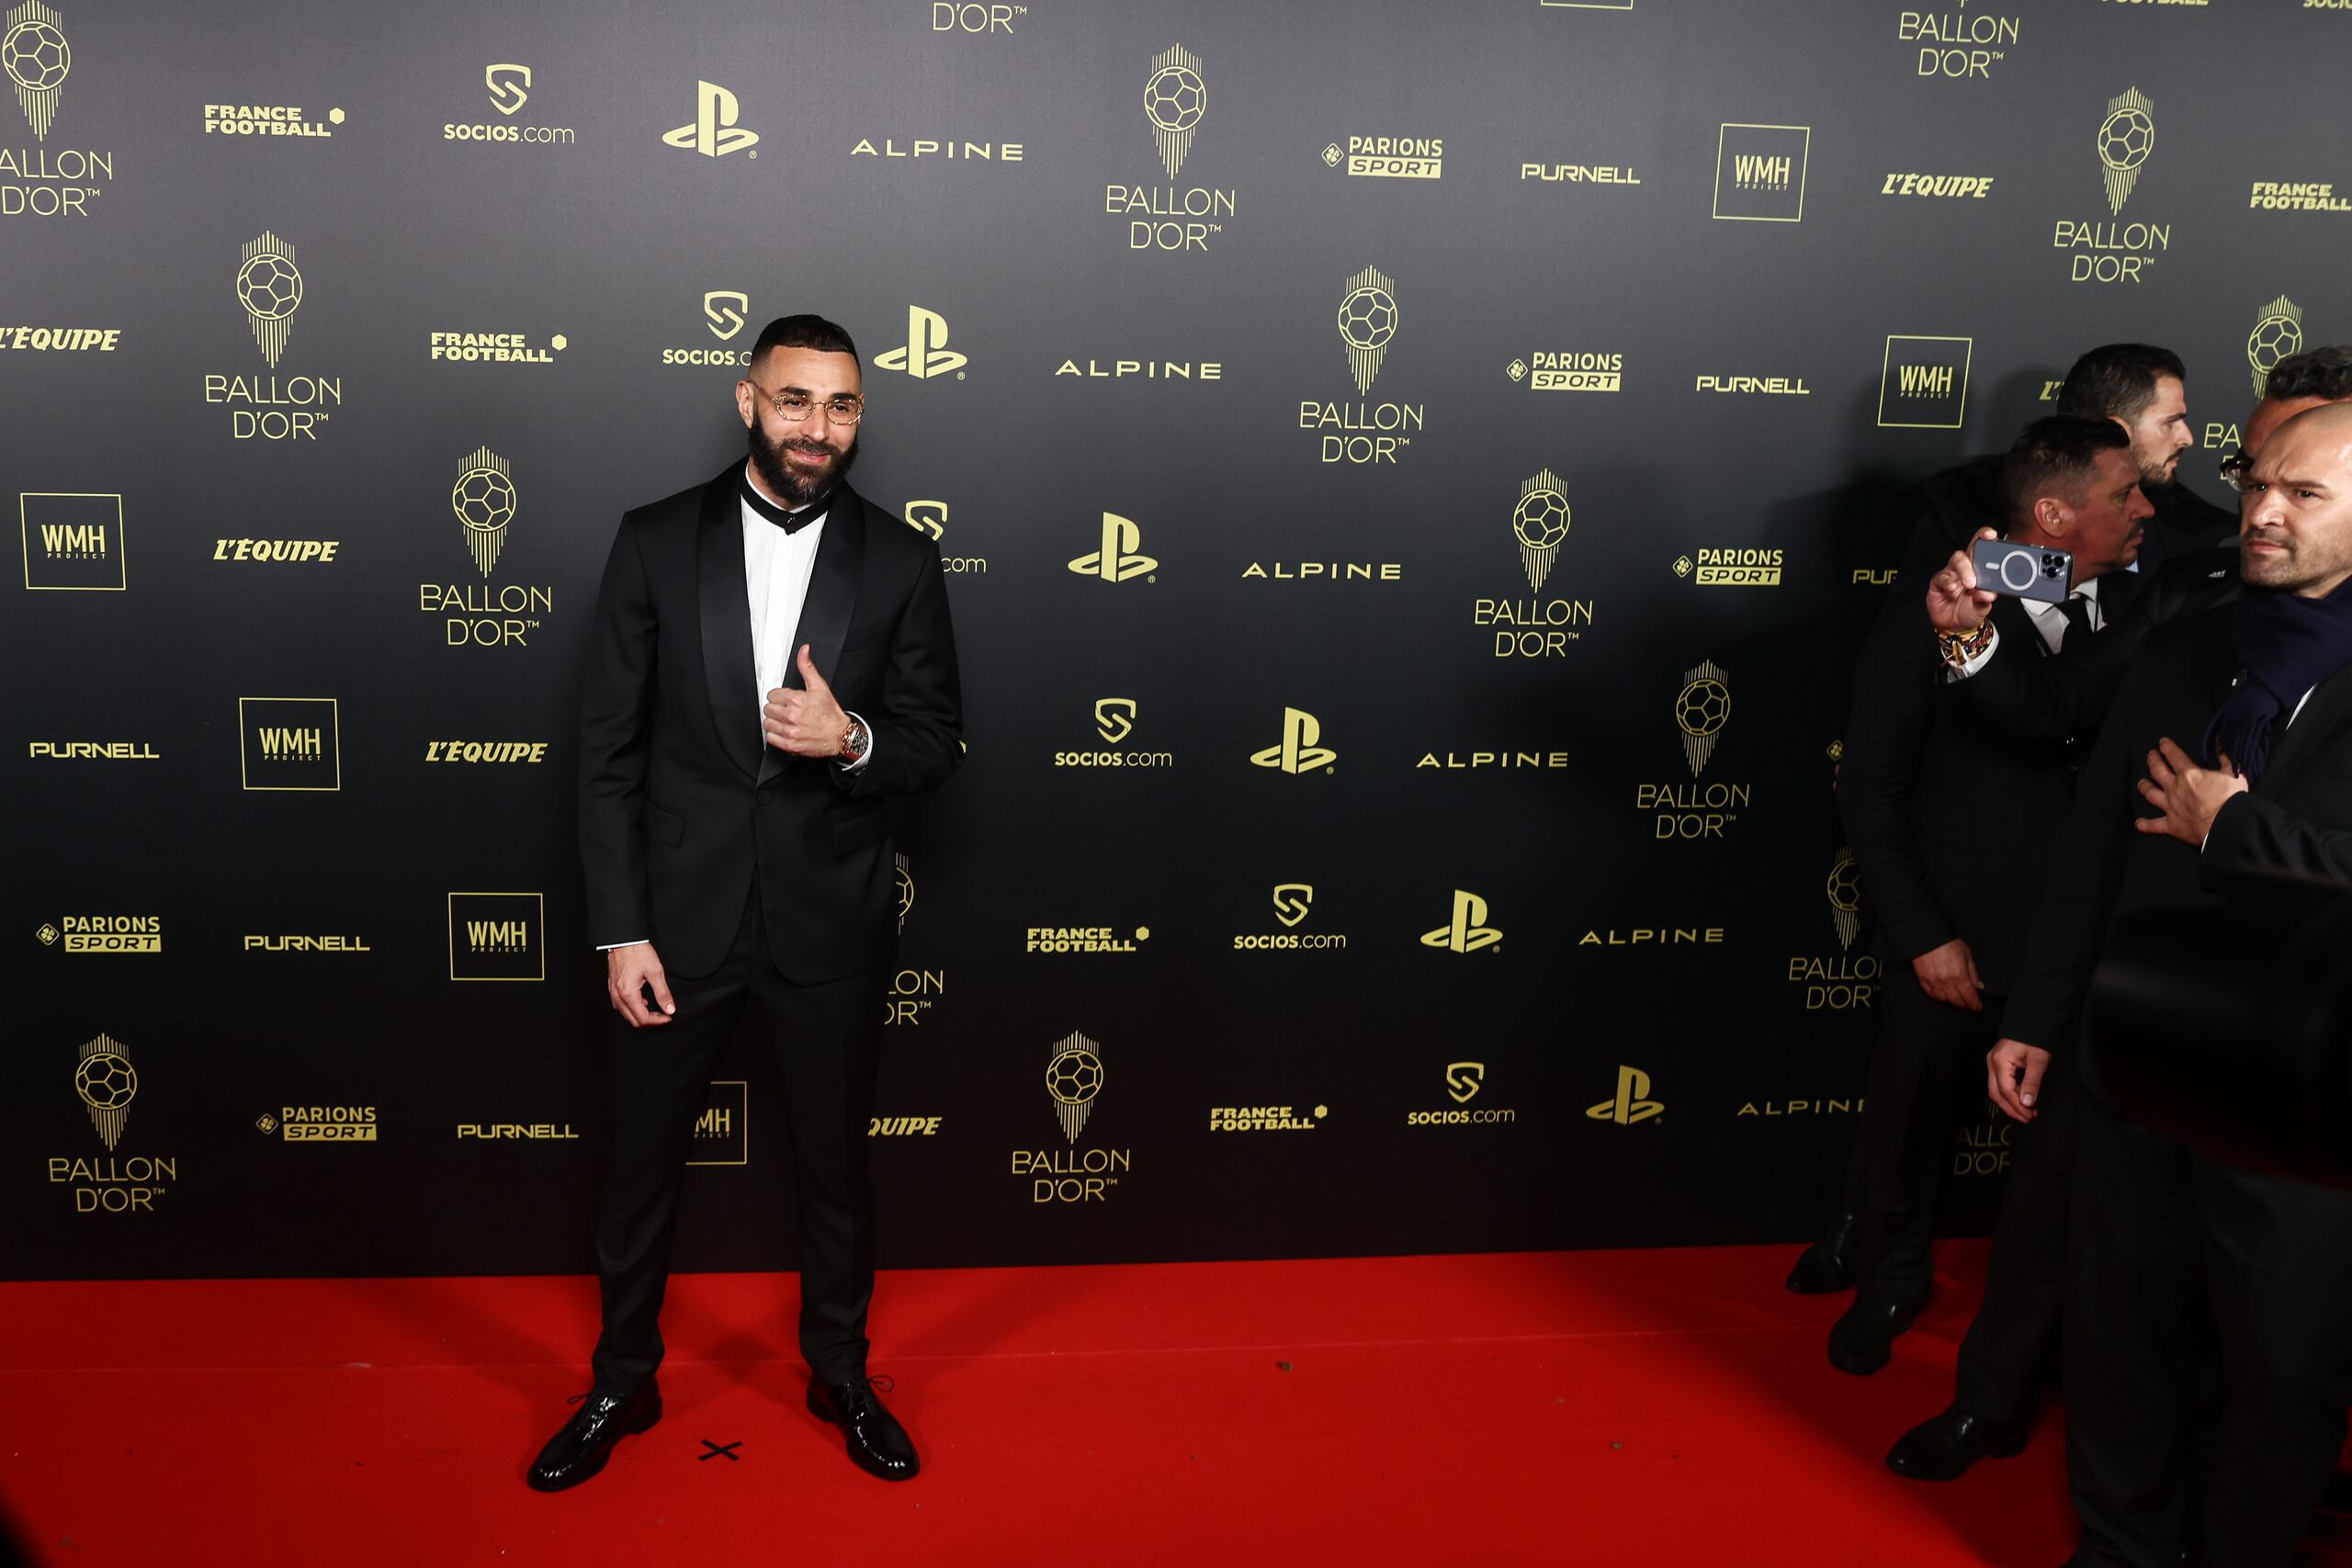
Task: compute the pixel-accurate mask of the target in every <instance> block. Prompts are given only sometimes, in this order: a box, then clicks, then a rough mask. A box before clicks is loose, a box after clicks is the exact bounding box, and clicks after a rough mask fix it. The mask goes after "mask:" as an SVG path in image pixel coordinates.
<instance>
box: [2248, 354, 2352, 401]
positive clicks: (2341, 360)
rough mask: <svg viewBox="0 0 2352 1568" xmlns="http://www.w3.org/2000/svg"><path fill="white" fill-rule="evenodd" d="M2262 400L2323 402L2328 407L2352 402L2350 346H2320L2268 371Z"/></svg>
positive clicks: (2292, 357) (2282, 361)
mask: <svg viewBox="0 0 2352 1568" xmlns="http://www.w3.org/2000/svg"><path fill="white" fill-rule="evenodd" d="M2262 396H2263V399H2264V400H2265V401H2267V400H2270V399H2273V398H2278V399H2285V398H2325V399H2326V400H2328V401H2329V402H2332V403H2333V402H2341V401H2342V400H2345V399H2346V398H2352V344H2342V343H2330V344H2321V345H2320V346H2319V347H2317V348H2307V349H2305V350H2303V352H2302V353H2301V354H2290V355H2288V356H2287V357H2286V358H2284V359H2282V360H2280V361H2279V362H2278V364H2276V365H2274V366H2272V367H2270V378H2269V379H2268V380H2267V381H2265V382H2264V383H2263V385H2262Z"/></svg>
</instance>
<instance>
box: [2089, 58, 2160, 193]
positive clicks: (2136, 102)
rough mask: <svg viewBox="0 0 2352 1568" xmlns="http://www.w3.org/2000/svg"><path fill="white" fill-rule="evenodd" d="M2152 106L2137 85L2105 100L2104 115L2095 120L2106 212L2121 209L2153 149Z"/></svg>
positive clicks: (2154, 140) (2153, 117)
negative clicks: (2119, 95) (2103, 180)
mask: <svg viewBox="0 0 2352 1568" xmlns="http://www.w3.org/2000/svg"><path fill="white" fill-rule="evenodd" d="M2155 107H2156V106H2155V105H2154V104H2153V103H2151V102H2150V101H2149V99H2148V96H2147V95H2146V94H2144V93H2143V92H2141V91H2140V89H2139V88H2137V87H2133V88H2131V90H2129V91H2128V92H2126V93H2125V94H2124V95H2123V96H2121V97H2120V98H2109V100H2108V101H2107V118H2104V119H2102V120H2100V121H2099V122H2098V161H2099V164H2100V174H2101V175H2102V176H2103V177H2104V178H2105V180H2106V182H2107V204H2108V209H2109V211H2110V212H2120V211H2122V210H2123V204H2124V202H2126V201H2128V200H2129V199H2131V187H2132V186H2133V185H2135V184H2136V183H2138V181H2139V178H2140V169H2141V166H2142V165H2143V164H2146V163H2147V161H2148V155H2149V154H2150V153H2152V152H2154V151H2155V150H2156V118H2155Z"/></svg>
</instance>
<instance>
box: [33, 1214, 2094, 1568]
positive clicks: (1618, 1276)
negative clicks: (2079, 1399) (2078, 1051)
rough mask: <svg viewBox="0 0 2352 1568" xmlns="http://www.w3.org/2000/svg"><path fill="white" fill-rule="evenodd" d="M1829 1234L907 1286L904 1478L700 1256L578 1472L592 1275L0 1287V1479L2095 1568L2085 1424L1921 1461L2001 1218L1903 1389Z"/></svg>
mask: <svg viewBox="0 0 2352 1568" xmlns="http://www.w3.org/2000/svg"><path fill="white" fill-rule="evenodd" d="M1793 1253H1794V1248H1792V1247H1745V1248H1724V1249H1713V1250H1679V1251H1659V1252H1618V1253H1603V1252H1587V1253H1573V1254H1506V1255H1495V1256H1484V1257H1467V1258H1374V1259H1349V1260H1335V1261H1319V1262H1303V1263H1244V1264H1207V1265H1182V1266H1153V1267H1124V1268H1096V1269H976V1270H941V1271H924V1272H898V1273H891V1274H886V1275H885V1276H884V1277H883V1280H882V1282H881V1285H880V1288H879V1291H878V1292H877V1294H876V1314H875V1329H876V1359H875V1366H874V1370H875V1371H876V1372H877V1373H887V1374H888V1375H890V1376H892V1377H893V1378H895V1379H896V1380H897V1387H896V1390H895V1392H893V1393H891V1395H890V1396H889V1403H890V1405H891V1407H892V1409H893V1410H894V1411H895V1412H897V1413H898V1414H899V1416H900V1417H901V1418H902V1419H904V1420H905V1421H906V1423H907V1425H908V1426H909V1427H910V1429H911V1430H912V1431H913V1433H914V1435H915V1438H916V1440H917V1442H918V1444H919V1445H920V1446H921V1448H922V1453H923V1459H924V1464H925V1469H924V1472H923V1473H922V1475H921V1476H920V1477H918V1478H917V1479H916V1480H914V1481H913V1482H910V1483H906V1484H903V1485H898V1486H891V1485H887V1484H885V1483H881V1482H877V1481H874V1480H872V1479H869V1478H868V1477H867V1476H865V1474H863V1473H862V1472H858V1471H856V1470H854V1469H853V1468H852V1467H851V1465H850V1463H849V1461H847V1460H846V1459H845V1458H844V1457H843V1456H842V1451H841V1440H840V1438H839V1436H838V1435H837V1434H835V1433H834V1431H833V1430H832V1428H831V1427H823V1426H820V1425H819V1424H818V1423H817V1422H815V1421H814V1420H812V1419H811V1418H810V1417H809V1416H808V1415H807V1413H806V1412H805V1411H804V1410H803V1409H802V1408H801V1390H802V1371H801V1368H800V1365H799V1362H798V1359H797V1355H796V1354H795V1353H794V1352H793V1350H792V1334H791V1328H790V1314H791V1305H792V1303H793V1301H794V1299H795V1296H794V1281H793V1280H792V1279H791V1278H790V1277H789V1276H775V1275H698V1276H690V1277H684V1278H681V1279H680V1280H677V1281H675V1283H674V1284H673V1287H672V1290H671V1296H670V1306H669V1310H668V1312H667V1314H665V1322H664V1328H665V1331H666V1334H667V1337H668V1339H669V1344H670V1359H669V1363H668V1365H667V1366H666V1367H665V1369H664V1371H663V1374H662V1387H663V1393H664V1397H665V1399H666V1402H667V1405H668V1415H667V1417H666V1418H665V1419H664V1420H663V1421H662V1425H660V1426H659V1427H655V1428H654V1429H653V1430H652V1431H651V1432H650V1433H648V1434H646V1435H645V1436H643V1437H640V1438H628V1439H627V1440H626V1441H624V1442H623V1444H622V1445H621V1447H620V1449H619V1450H617V1452H616V1456H615V1458H614V1461H613V1463H612V1465H611V1468H609V1469H608V1470H607V1471H606V1472H605V1473H604V1474H603V1475H602V1476H600V1477H598V1478H597V1479H595V1480H594V1481H592V1482H590V1483H588V1484H586V1485H585V1486H583V1487H582V1488H580V1489H579V1490H577V1491H574V1492H570V1493H566V1494H563V1495H557V1496H541V1495H537V1494H535V1493H532V1492H530V1491H528V1490H526V1488H525V1487H524V1485H523V1483H522V1473H523V1470H524V1467H525V1466H526V1464H527V1463H528V1462H529V1461H530V1458H531V1456H532V1455H533V1454H534V1453H535V1452H536V1451H537V1447H538V1444H539V1442H540V1441H541V1440H542V1439H543V1438H545V1437H546V1436H547V1435H548V1433H549V1432H551V1431H553V1430H554V1429H555V1427H557V1425H559V1424H560V1422H561V1420H562V1419H563V1418H564V1416H566V1415H568V1414H569V1411H568V1408H567V1407H566V1405H565V1404H564V1403H563V1402H564V1399H565V1396H567V1395H569V1394H571V1393H577V1392H579V1391H580V1390H581V1389H582V1388H583V1387H584V1386H585V1382H586V1376H585V1371H584V1364H585V1361H586V1357H587V1351H588V1348H589V1347H590V1345H591V1343H592V1341H593V1339H594V1332H595V1290H594V1283H593V1282H592V1281H590V1280H582V1279H481V1280H283V1281H262V1282H254V1281H191V1282H173V1283H161V1284H19V1285H0V1318H4V1319H5V1321H6V1323H7V1325H8V1329H9V1331H8V1333H7V1334H6V1338H5V1343H6V1346H7V1347H8V1348H9V1354H10V1355H11V1357H12V1358H13V1359H11V1360H10V1361H9V1362H8V1363H7V1364H6V1366H5V1367H0V1412H5V1414H0V1422H5V1431H4V1432H0V1498H5V1500H6V1510H7V1512H8V1516H9V1517H10V1518H11V1519H12V1521H13V1523H14V1525H15V1529H16V1533H17V1537H18V1538H19V1541H20V1546H21V1549H22V1550H23V1551H26V1552H28V1554H29V1556H30V1559H31V1561H32V1562H36V1563H40V1564H43V1565H50V1564H68V1563H72V1564H85V1563H86V1564H93V1565H96V1564H112V1563H137V1564H151V1563H153V1564H174V1565H180V1564H187V1565H204V1564H212V1563H221V1564H230V1563H234V1564H241V1565H244V1564H253V1565H260V1564H278V1563H286V1564H296V1563H299V1564H306V1565H308V1564H374V1563H385V1564H401V1565H403V1568H407V1565H413V1564H438V1563H475V1562H480V1563H518V1564H530V1563H561V1564H567V1565H577V1564H601V1563H646V1564H657V1563H658V1564H667V1563H685V1564H695V1565H697V1568H715V1565H718V1564H723V1563H733V1562H753V1561H765V1560H769V1559H775V1560H781V1561H798V1562H834V1561H840V1560H843V1559H844V1557H845V1555H846V1554H854V1559H853V1560H854V1561H856V1562H876V1563H899V1562H945V1563H999V1562H1003V1563H1023V1564H1031V1565H1035V1564H1047V1563H1065V1562H1068V1563H1088V1564H1105V1565H1107V1564H1129V1563H1181V1564H1196V1563H1204V1562H1216V1563H1222V1564H1250V1563H1261V1562H1264V1563H1272V1562H1283V1563H1289V1564H1297V1563H1302V1562H1306V1563H1314V1562H1363V1563H1391V1562H1397V1563H1403V1562H1413V1563H1427V1562H1439V1563H1452V1562H1475V1563H1489V1562H1491V1563H1519V1562H1526V1563H1535V1562H1543V1563H1556V1562H1591V1563H1606V1564H1616V1563H1710V1564H1713V1563H1743V1564H1753V1563H1791V1564H1796V1563H1804V1564H1811V1565H1821V1564H1842V1563H1855V1564H1861V1563H1871V1564H1902V1565H1905V1568H1928V1565H1932V1564H1942V1563H1975V1562H1996V1563H2004V1564H2007V1563H2029V1564H2043V1563H2056V1562H2059V1561H2061V1560H2062V1559H2063V1558H2064V1555H2065V1553H2066V1551H2067V1550H2068V1548H2069V1546H2070V1545H2071V1543H2072V1533H2071V1525H2070V1520H2069V1516H2068V1512H2067V1507H2066V1503H2065V1498H2064V1491H2063V1486H2062V1482H2061V1462H2062V1461H2061V1454H2060V1444H2059V1433H2058V1430H2057V1424H2056V1421H2055V1419H2054V1418H2049V1419H2045V1420H2044V1421H2043V1423H2042V1425H2041V1428H2040V1429H2039V1430H2038V1431H2037V1433H2036V1434H2035V1438H2034V1441H2033V1443H2032V1446H2031V1447H2030V1449H2029V1450H2027V1452H2026V1454H2025V1456H2024V1457H2023V1458H2021V1459H2018V1460H2014V1461H2007V1462H2006V1463H1994V1464H1987V1465H1982V1466H1979V1467H1978V1469H1977V1471H1976V1472H1975V1473H1973V1474H1972V1475H1971V1476H1970V1477H1969V1478H1968V1479H1967V1480H1965V1481H1963V1482H1961V1483H1957V1484H1953V1485H1946V1486H1925V1485H1918V1484H1915V1483H1905V1482H1903V1481H1900V1480H1897V1479H1896V1478H1895V1477H1894V1476H1892V1475H1890V1474H1888V1473H1887V1472H1886V1471H1885V1470H1884V1469H1883V1467H1882V1465H1881V1462H1880V1461H1881V1457H1882V1456H1883V1453H1884V1451H1885V1450H1886V1447H1887V1445H1888V1444H1889V1443H1890V1442H1891V1441H1893V1439H1894V1437H1895V1436H1896V1435H1897V1434H1899V1433H1900V1432H1901V1431H1902V1430H1903V1428H1904V1427H1906V1426H1907V1425H1909V1424H1910V1423H1911V1422H1913V1421H1915V1420H1917V1419H1920V1418H1922V1417H1924V1416H1928V1415H1931V1414H1933V1413H1934V1412H1935V1411H1936V1410H1938V1409H1939V1408H1940V1407H1941V1406H1942V1405H1943V1404H1945V1402H1946V1401H1947V1400H1948V1399H1949V1398H1950V1395H1951V1365H1952V1355H1953V1348H1954V1346H1955V1344H1956V1343H1957V1340H1958V1337H1959V1334H1960V1332H1961V1330H1962V1327H1964V1326H1965V1322H1966V1315H1967V1313H1968V1312H1969V1310H1970V1309H1971V1307H1972V1306H1973V1303H1974V1300H1975V1296H1976V1292H1977V1288H1978V1279H1979V1275H1980V1271H1981V1269H1982V1264H1983V1256H1984V1248H1983V1244H1981V1243H1973V1244H1972V1243H1955V1244H1949V1245H1947V1246H1946V1247H1944V1248H1943V1253H1942V1256H1943V1258H1944V1259H1945V1269H1946V1275H1945V1277H1944V1279H1943V1280H1940V1281H1939V1285H1940V1287H1941V1289H1940V1292H1939V1299H1938V1303H1937V1304H1936V1305H1935V1306H1934V1307H1932V1308H1931V1309H1930V1311H1929V1312H1928V1315H1927V1317H1926V1318H1925V1320H1924V1321H1923V1322H1922V1323H1921V1325H1919V1326H1917V1327H1916V1328H1915V1329H1913V1331H1912V1332H1911V1333H1910V1334H1909V1335H1907V1336H1905V1337H1904V1338H1903V1339H1902V1340H1901V1341H1899V1342H1898V1348H1897V1352H1896V1356H1895V1360H1894V1365H1893V1366H1891V1367H1890V1368H1888V1369H1887V1370H1886V1371H1883V1372H1882V1373H1880V1374H1879V1375H1878V1376H1877V1377H1874V1378H1870V1379H1854V1378H1849V1377H1845V1376H1841V1375H1840V1374H1838V1373H1837V1372H1835V1371H1831V1370H1830V1369H1829V1367H1828V1365H1827V1363H1826V1361H1825V1360H1824V1359H1823V1357H1822V1341H1823V1337H1824V1335H1825V1334H1826V1331H1827V1328H1828V1325H1829V1323H1830V1321H1831V1320H1832V1319H1833V1318H1834V1317H1835V1316H1836V1315H1837V1314H1838V1312H1839V1311H1840V1310H1842V1303H1843V1300H1844V1298H1826V1299H1817V1300H1807V1299H1804V1298H1800V1297H1795V1296H1791V1295H1789V1294H1787V1293H1786V1292H1783V1291H1782V1290H1781V1273H1782V1272H1783V1271H1784V1270H1785V1269H1786V1268H1787V1265H1788V1263H1789V1261H1790V1259H1791V1258H1792V1256H1793ZM705 1439H708V1442H709V1443H711V1444H721V1445H724V1444H740V1447H738V1448H736V1449H735V1450H732V1451H733V1453H734V1455H735V1457H732V1458H729V1457H727V1456H726V1455H725V1454H722V1453H719V1452H718V1451H717V1450H713V1449H711V1448H710V1447H708V1446H707V1444H706V1442H705Z"/></svg>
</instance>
